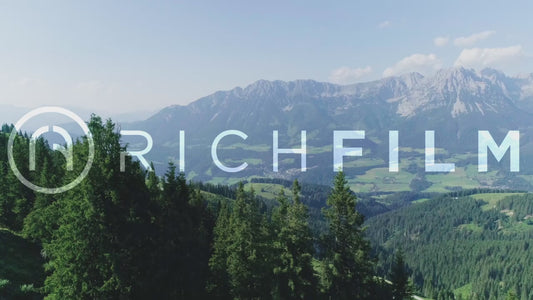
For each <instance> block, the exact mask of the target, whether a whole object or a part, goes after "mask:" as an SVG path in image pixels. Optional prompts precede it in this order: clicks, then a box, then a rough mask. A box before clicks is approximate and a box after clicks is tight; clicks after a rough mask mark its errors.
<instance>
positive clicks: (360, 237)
mask: <svg viewBox="0 0 533 300" xmlns="http://www.w3.org/2000/svg"><path fill="white" fill-rule="evenodd" d="M327 205H328V208H326V209H325V210H324V214H325V216H326V218H327V220H328V222H329V236H328V237H327V240H328V245H327V249H326V251H327V254H326V259H325V270H324V272H325V274H323V276H325V277H326V278H325V279H323V282H326V283H327V284H329V286H327V287H326V288H325V289H326V290H327V292H328V294H329V295H330V296H331V297H333V298H336V299H366V298H368V297H369V296H370V287H371V284H372V280H373V274H372V268H373V262H372V260H371V259H370V256H369V253H370V244H369V242H368V241H367V240H366V239H365V237H364V229H363V228H362V225H363V221H364V218H363V216H362V215H361V214H359V212H357V211H356V210H355V205H356V197H355V195H353V194H352V192H351V191H350V188H349V186H348V182H347V181H346V178H345V176H344V173H343V172H339V173H338V174H337V176H336V177H335V181H334V187H333V190H332V192H331V194H330V195H329V197H328V199H327Z"/></svg>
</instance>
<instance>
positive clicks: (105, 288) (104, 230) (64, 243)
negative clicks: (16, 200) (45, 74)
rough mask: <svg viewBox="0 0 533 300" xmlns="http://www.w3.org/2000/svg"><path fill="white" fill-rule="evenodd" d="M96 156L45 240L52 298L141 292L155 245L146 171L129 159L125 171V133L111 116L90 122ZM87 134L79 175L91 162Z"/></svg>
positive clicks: (79, 149) (78, 154)
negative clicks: (122, 163)
mask: <svg viewBox="0 0 533 300" xmlns="http://www.w3.org/2000/svg"><path fill="white" fill-rule="evenodd" d="M89 128H90V130H91V132H92V135H93V138H94V144H95V157H94V162H93V166H92V168H91V171H90V172H89V174H88V176H87V177H86V178H85V179H84V180H83V181H82V182H81V183H80V184H79V185H77V186H76V187H75V188H73V189H72V190H69V191H67V192H66V193H64V194H63V195H62V197H61V199H60V201H59V202H58V203H57V205H54V206H56V207H57V209H58V210H59V212H58V216H59V219H58V220H57V221H56V222H57V229H56V230H54V233H53V235H52V238H51V240H50V241H49V242H45V243H44V245H43V248H44V252H45V253H46V255H47V257H49V258H50V261H49V263H48V264H47V270H48V271H49V272H50V273H51V274H50V275H49V276H48V278H46V281H45V287H44V289H45V292H46V293H47V294H48V296H47V299H79V298H91V299H111V298H114V299H117V298H134V297H135V294H136V293H138V292H139V293H140V291H139V290H140V289H141V286H140V285H139V283H141V282H142V281H143V280H142V279H143V278H146V275H143V274H142V272H144V270H145V267H146V265H144V262H145V261H144V260H143V258H145V257H148V256H149V254H150V253H151V251H153V247H150V244H149V243H147V241H149V235H150V231H149V230H148V228H149V224H150V218H149V215H148V214H147V211H149V210H148V194H147V190H146V186H145V184H144V181H145V174H144V172H143V171H141V169H140V167H139V164H138V163H133V162H132V161H131V159H130V158H128V159H127V160H126V161H127V166H126V172H120V165H119V164H120V153H121V152H122V151H124V150H125V149H124V148H123V147H122V146H121V145H120V135H119V134H118V133H117V132H116V131H115V127H114V124H113V123H112V122H111V121H107V122H106V123H102V121H101V119H100V118H98V117H94V116H93V117H92V118H91V121H90V122H89ZM87 153H88V142H87V139H86V138H85V137H84V138H83V139H82V141H78V142H77V143H75V145H74V168H75V170H74V172H69V173H67V174H66V175H65V180H66V181H69V182H70V181H71V180H73V177H76V176H77V175H78V174H79V172H81V169H82V168H83V167H84V166H85V163H86V161H87V156H88V155H87Z"/></svg>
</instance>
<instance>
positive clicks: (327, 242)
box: [0, 116, 411, 299]
mask: <svg viewBox="0 0 533 300" xmlns="http://www.w3.org/2000/svg"><path fill="white" fill-rule="evenodd" d="M88 127H89V129H90V130H91V133H92V135H93V138H94V143H95V158H94V162H93V166H92V168H91V171H90V172H89V174H88V176H87V177H86V178H85V179H84V180H83V181H82V182H81V183H80V184H79V185H77V186H76V187H75V188H73V189H71V190H69V191H67V192H65V193H61V194H55V195H48V194H41V193H35V192H33V191H31V190H30V189H28V188H26V187H25V186H23V185H22V184H21V183H20V182H19V181H18V179H17V178H16V177H15V176H14V175H13V173H12V172H11V171H10V169H9V164H8V162H7V157H6V155H4V153H5V152H6V151H1V152H2V154H0V178H1V180H0V190H1V191H2V192H1V194H0V226H1V227H5V228H8V229H9V230H10V231H11V232H13V233H14V234H17V235H20V236H22V237H24V238H25V239H27V240H30V241H33V242H34V243H36V244H38V245H40V247H41V249H42V250H41V255H42V257H43V258H44V260H45V264H44V266H43V268H44V271H45V274H46V275H45V277H46V278H44V280H43V282H37V283H35V286H34V287H32V288H31V289H28V288H26V289H25V290H24V291H22V289H21V291H19V293H22V294H17V295H14V294H11V295H9V294H6V293H7V291H8V289H7V288H5V286H6V285H5V284H4V285H2V284H0V295H3V296H5V297H10V296H13V297H15V296H16V297H22V298H24V297H25V298H28V299H40V298H45V299H206V298H207V299H392V298H393V297H394V299H400V298H403V297H408V296H409V294H410V291H411V290H410V288H409V286H410V285H409V281H408V280H407V277H408V272H407V267H406V265H405V263H404V260H403V255H402V254H401V253H400V254H398V255H397V256H396V259H395V260H394V261H395V263H394V264H393V267H391V270H392V271H391V273H388V274H387V275H386V276H381V277H380V276H377V275H378V274H377V273H376V263H377V260H376V258H375V257H373V256H371V245H370V243H369V241H368V240H367V239H366V237H365V228H364V227H363V222H364V217H363V215H362V214H361V213H359V212H358V210H357V209H356V203H357V200H356V197H355V195H354V194H353V192H351V191H350V189H349V186H348V183H347V181H346V178H345V176H344V174H343V173H342V172H339V173H338V175H337V176H336V178H335V180H334V183H333V188H332V189H331V191H330V192H329V195H328V196H327V200H326V207H325V208H324V209H323V211H322V213H323V216H324V220H326V224H327V225H326V230H324V231H323V232H322V233H321V234H320V235H317V234H316V233H315V232H313V231H312V230H311V227H310V215H309V208H308V206H307V205H306V204H304V203H303V202H302V199H301V195H302V193H301V191H302V187H301V186H300V184H299V183H298V182H297V181H295V182H294V183H293V185H292V186H291V187H290V191H289V192H288V193H286V191H285V190H281V191H280V192H279V195H278V197H277V205H275V206H273V207H268V206H266V205H265V203H263V202H262V201H261V200H260V199H259V198H258V197H256V196H255V194H254V192H253V190H252V191H245V190H244V187H243V185H242V184H241V185H239V186H238V187H237V188H236V189H235V190H234V191H232V190H230V189H226V188H224V187H221V186H209V185H205V184H201V183H194V184H193V183H188V182H187V181H186V178H185V175H184V174H183V173H178V172H177V171H176V167H175V166H174V165H173V164H172V163H170V164H169V166H168V169H167V171H166V173H165V175H164V176H163V177H158V176H157V175H156V174H155V173H154V172H145V171H143V170H142V169H141V167H140V166H139V164H138V163H137V162H134V161H132V160H131V158H126V161H125V172H121V171H120V165H119V164H120V153H121V152H122V151H124V150H125V148H124V147H123V146H121V144H120V135H119V134H118V133H117V130H116V128H115V125H114V124H113V123H112V122H111V121H110V120H108V121H102V120H101V119H100V118H99V117H97V116H92V118H91V120H90V121H89V123H88ZM11 129H12V127H9V126H4V127H3V128H2V132H1V134H0V149H6V148H5V147H6V145H7V139H8V135H9V133H10V132H11ZM28 145H29V138H28V136H27V135H25V134H22V133H19V134H18V135H17V137H16V139H15V149H14V151H13V153H14V155H15V161H16V162H17V166H19V169H20V171H21V173H22V174H23V175H24V176H25V177H26V178H28V179H29V180H31V181H32V182H35V183H36V184H38V185H40V186H44V187H56V186H60V185H62V184H64V183H67V182H70V181H72V180H73V179H74V178H75V177H76V176H77V174H79V173H80V172H81V170H82V169H83V167H84V166H85V162H86V161H87V157H88V150H87V149H88V141H87V139H86V137H82V138H80V139H78V140H77V141H76V142H75V143H74V145H73V148H74V149H73V153H74V157H73V158H74V172H66V171H65V158H64V157H63V155H62V154H61V153H59V152H57V151H52V150H51V149H50V147H49V146H48V144H47V142H46V141H45V140H43V139H39V140H38V141H37V143H36V162H37V165H36V170H35V171H30V170H29V169H28V168H27V162H28V155H29V154H28ZM25 166H26V167H25ZM206 186H207V188H209V189H211V190H212V191H217V190H218V191H222V195H223V196H224V197H223V196H220V197H217V198H212V197H210V196H209V195H208V194H207V193H206V192H204V191H201V190H200V187H203V188H204V189H205V188H206ZM228 196H229V197H228ZM226 197H227V198H226ZM1 276H2V274H0V277H1ZM385 277H387V278H391V279H394V282H393V284H389V283H387V282H386V281H385ZM2 279H3V278H0V283H1V282H2V281H1V280H2ZM3 287H4V288H3ZM12 290H13V289H9V291H12ZM2 293H3V294H2ZM0 298H1V297H0Z"/></svg>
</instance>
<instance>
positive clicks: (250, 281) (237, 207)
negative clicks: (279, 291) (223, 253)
mask: <svg viewBox="0 0 533 300" xmlns="http://www.w3.org/2000/svg"><path fill="white" fill-rule="evenodd" d="M230 228H231V237H230V242H229V245H228V253H229V255H228V260H227V264H228V266H227V268H228V269H227V270H228V275H229V283H230V288H231V293H232V296H233V297H234V298H240V299H243V298H244V299H250V298H259V297H262V298H268V295H270V293H271V290H272V286H271V285H272V284H271V278H272V270H271V262H270V260H269V257H270V255H269V250H270V249H269V245H270V244H271V243H270V241H269V240H268V232H267V228H266V227H265V223H264V218H263V217H262V215H261V213H260V206H259V201H258V200H257V199H256V198H255V195H254V193H253V190H252V191H251V192H250V193H246V192H245V191H244V187H243V185H242V183H241V184H240V185H239V188H238V189H237V199H236V200H235V204H234V207H233V212H232V214H231V218H230Z"/></svg>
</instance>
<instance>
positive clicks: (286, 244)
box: [273, 181, 318, 299]
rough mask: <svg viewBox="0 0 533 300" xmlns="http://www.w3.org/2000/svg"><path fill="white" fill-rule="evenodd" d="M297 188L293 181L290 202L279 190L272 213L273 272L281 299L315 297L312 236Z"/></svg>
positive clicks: (296, 183) (305, 210)
mask: <svg viewBox="0 0 533 300" xmlns="http://www.w3.org/2000/svg"><path fill="white" fill-rule="evenodd" d="M300 190H301V187H300V185H299V183H298V181H294V183H293V187H292V203H289V200H288V199H287V198H286V197H285V194H284V192H283V190H282V191H280V195H279V197H278V201H279V207H277V208H276V210H275V211H274V213H273V227H274V243H273V245H274V248H275V250H276V259H275V261H274V275H275V278H276V288H277V291H278V294H279V297H280V298H281V299H309V298H314V297H315V296H316V292H317V291H316V287H317V282H318V281H317V279H316V277H315V274H314V270H313V266H312V259H313V252H314V248H313V237H312V235H311V231H310V229H309V224H308V218H309V215H308V210H307V207H306V206H305V205H304V204H303V203H302V202H301V201H300Z"/></svg>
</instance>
